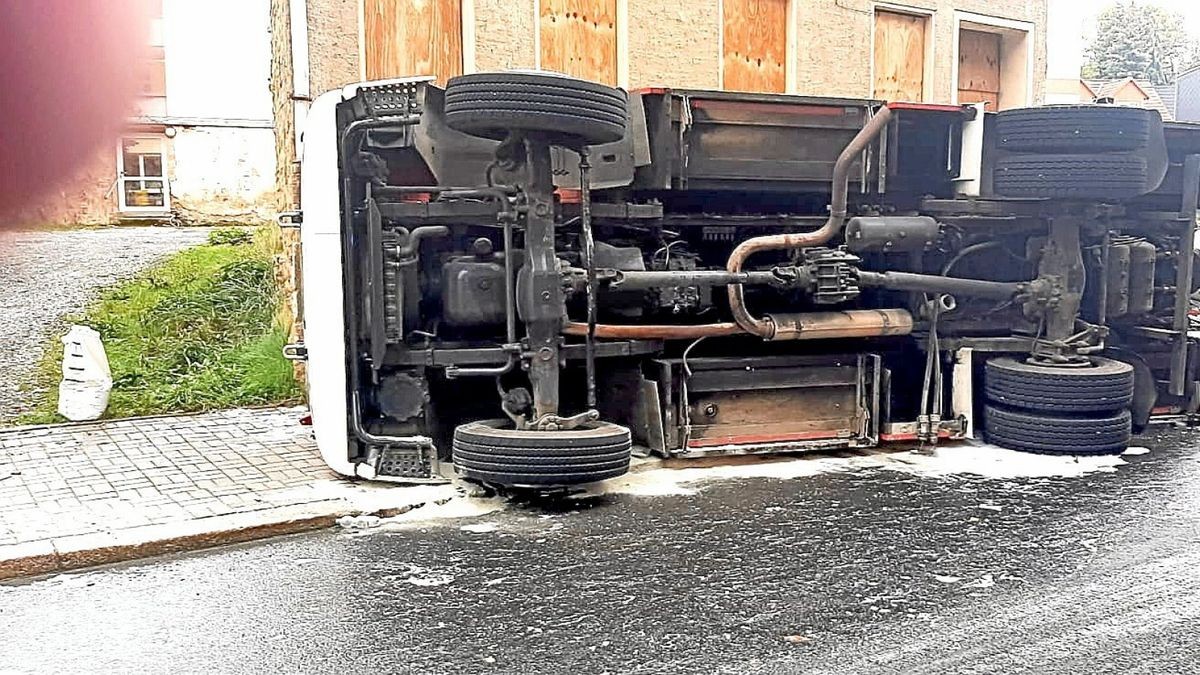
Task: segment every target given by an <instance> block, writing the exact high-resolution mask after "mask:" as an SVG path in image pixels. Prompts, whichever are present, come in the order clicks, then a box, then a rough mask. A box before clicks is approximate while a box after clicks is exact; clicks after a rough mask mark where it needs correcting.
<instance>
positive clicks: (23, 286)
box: [0, 227, 209, 423]
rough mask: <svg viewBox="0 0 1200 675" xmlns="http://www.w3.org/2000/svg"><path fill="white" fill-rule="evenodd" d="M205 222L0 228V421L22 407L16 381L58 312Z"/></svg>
mask: <svg viewBox="0 0 1200 675" xmlns="http://www.w3.org/2000/svg"><path fill="white" fill-rule="evenodd" d="M208 232H209V229H208V228H167V227H119V228H106V229H95V230H58V231H44V232H22V231H15V232H10V231H4V230H0V345H3V347H2V348H0V423H3V422H4V421H6V420H11V418H12V417H13V416H15V415H17V414H20V413H21V412H24V411H26V410H28V409H29V408H30V401H28V400H27V399H28V397H27V396H22V395H21V392H20V389H21V385H22V384H23V383H24V382H26V381H27V380H28V379H29V377H30V376H31V375H32V373H33V371H34V369H35V368H36V365H37V362H38V360H39V359H40V358H41V356H42V353H43V351H44V349H43V347H44V346H45V344H46V340H47V337H48V336H49V335H50V334H52V333H54V332H58V331H60V330H61V329H62V327H63V325H62V317H63V316H64V315H66V314H70V313H72V312H77V311H79V310H81V309H83V308H84V307H85V306H86V305H87V303H88V301H90V300H91V299H92V298H94V297H95V296H96V294H97V293H98V291H99V290H100V289H101V288H103V287H105V286H108V285H110V284H112V283H114V282H117V281H120V280H122V279H127V278H129V277H131V276H133V275H135V274H137V273H138V272H139V271H141V270H142V269H144V268H146V267H148V266H150V265H152V264H153V263H155V262H157V261H159V260H161V259H162V258H164V257H166V256H168V255H170V254H171V253H174V252H176V251H179V250H181V249H184V248H187V247H188V246H192V245H194V244H198V243H201V242H203V241H205V240H206V239H207V237H208Z"/></svg>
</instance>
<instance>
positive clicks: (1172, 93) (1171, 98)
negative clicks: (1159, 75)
mask: <svg viewBox="0 0 1200 675" xmlns="http://www.w3.org/2000/svg"><path fill="white" fill-rule="evenodd" d="M1154 91H1156V92H1158V97H1159V98H1161V99H1162V102H1163V107H1164V108H1166V109H1167V112H1168V113H1170V114H1171V117H1172V118H1174V117H1175V116H1176V115H1175V112H1176V107H1175V106H1176V96H1177V95H1178V93H1179V88H1178V87H1176V86H1175V85H1174V84H1156V85H1154ZM1163 119H1166V117H1165V116H1164V117H1163Z"/></svg>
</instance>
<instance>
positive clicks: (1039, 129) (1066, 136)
mask: <svg viewBox="0 0 1200 675" xmlns="http://www.w3.org/2000/svg"><path fill="white" fill-rule="evenodd" d="M1153 115H1154V113H1153V112H1152V111H1150V110H1146V109H1144V108H1125V107H1119V106H1106V105H1063V106H1045V107H1041V108H1021V109H1018V110H1005V111H1004V112H1001V113H999V114H998V115H997V116H996V135H997V137H998V138H999V146H1000V148H1001V149H1002V150H1008V151H1010V152H1020V153H1030V154H1044V155H1050V154H1058V153H1064V152H1068V153H1069V152H1087V153H1097V152H1126V151H1131V150H1140V149H1142V148H1144V147H1146V146H1147V145H1148V144H1149V143H1150V133H1151V129H1152V128H1153V126H1154V122H1153Z"/></svg>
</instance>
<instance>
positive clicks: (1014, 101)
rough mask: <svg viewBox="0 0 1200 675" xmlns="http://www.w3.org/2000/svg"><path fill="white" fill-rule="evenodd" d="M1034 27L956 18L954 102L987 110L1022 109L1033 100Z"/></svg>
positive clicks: (980, 18)
mask: <svg viewBox="0 0 1200 675" xmlns="http://www.w3.org/2000/svg"><path fill="white" fill-rule="evenodd" d="M1032 30H1033V26H1032V24H1029V23H1026V22H1022V21H1011V20H1008V19H999V18H995V17H988V16H982V15H978V14H970V13H968V12H957V13H956V14H955V43H956V47H957V49H956V52H957V53H956V57H957V58H956V59H955V61H954V67H955V77H954V82H955V90H954V91H955V101H956V102H957V103H986V104H987V109H988V110H1007V109H1009V108H1020V107H1022V106H1027V105H1030V104H1031V103H1032V100H1033V89H1032V86H1033V83H1032V80H1033V69H1032V65H1033V40H1031V39H1030V35H1031V34H1032Z"/></svg>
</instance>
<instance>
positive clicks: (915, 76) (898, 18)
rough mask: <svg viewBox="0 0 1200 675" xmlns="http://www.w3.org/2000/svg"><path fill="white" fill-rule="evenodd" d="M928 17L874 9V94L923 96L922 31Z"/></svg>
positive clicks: (892, 98)
mask: <svg viewBox="0 0 1200 675" xmlns="http://www.w3.org/2000/svg"><path fill="white" fill-rule="evenodd" d="M928 23H929V19H928V18H927V17H924V16H918V15H915V14H902V13H900V12H887V11H883V10H880V11H877V12H875V83H874V87H875V90H874V91H875V93H874V96H875V98H879V99H883V100H885V101H924V100H925V39H926V37H925V33H926V30H927V27H928Z"/></svg>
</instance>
